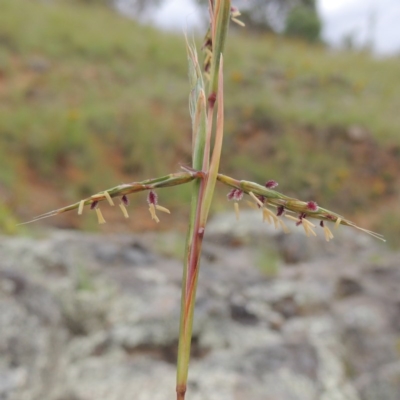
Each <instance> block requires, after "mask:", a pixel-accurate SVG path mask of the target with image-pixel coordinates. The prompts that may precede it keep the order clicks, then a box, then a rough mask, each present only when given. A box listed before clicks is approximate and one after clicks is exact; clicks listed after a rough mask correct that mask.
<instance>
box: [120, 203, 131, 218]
mask: <svg viewBox="0 0 400 400" xmlns="http://www.w3.org/2000/svg"><path fill="white" fill-rule="evenodd" d="M119 208H120V209H121V211H122V214H124V217H125V218H129V214H128V210H127V209H126V207H125V205H124V204H123V203H120V205H119Z"/></svg>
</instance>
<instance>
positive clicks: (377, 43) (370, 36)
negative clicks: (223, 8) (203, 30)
mask: <svg viewBox="0 0 400 400" xmlns="http://www.w3.org/2000/svg"><path fill="white" fill-rule="evenodd" d="M119 1H120V2H121V4H122V3H124V2H129V0H119ZM232 3H233V4H235V2H234V0H233V2H232ZM121 7H122V8H124V6H121ZM317 7H318V12H319V15H320V17H321V19H322V21H323V27H324V29H323V32H322V36H323V38H324V40H325V41H327V42H328V43H329V44H331V45H332V46H340V45H341V44H342V43H343V38H344V37H345V36H349V35H351V37H352V39H353V41H354V43H355V44H356V45H358V46H363V45H365V44H368V43H370V44H372V49H373V51H374V52H375V54H377V55H379V56H388V55H392V54H400V0H317ZM150 22H152V23H154V24H155V25H157V26H159V27H161V28H164V29H168V30H182V31H183V30H187V29H191V28H193V27H198V28H200V27H201V19H200V18H199V15H198V11H197V8H196V5H195V2H194V0H165V1H164V3H163V5H162V6H161V7H159V8H158V10H157V12H156V13H154V14H153V16H152V18H151V21H150Z"/></svg>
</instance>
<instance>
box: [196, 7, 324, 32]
mask: <svg viewBox="0 0 400 400" xmlns="http://www.w3.org/2000/svg"><path fill="white" fill-rule="evenodd" d="M197 2H198V3H199V4H200V5H201V6H204V9H206V7H205V6H207V5H208V0H197ZM234 5H235V6H236V7H237V8H238V9H239V10H240V12H241V13H242V15H241V17H240V20H241V21H243V22H244V23H245V24H246V27H247V28H248V29H250V30H252V31H267V32H268V31H272V32H284V31H285V30H286V25H287V20H288V17H289V15H290V14H291V12H292V10H293V9H295V8H297V7H301V8H304V9H307V10H309V12H311V13H313V15H315V17H316V18H317V19H318V21H319V18H318V14H317V10H316V2H315V0H236V1H235V3H234Z"/></svg>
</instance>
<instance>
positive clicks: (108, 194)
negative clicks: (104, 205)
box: [104, 191, 114, 206]
mask: <svg viewBox="0 0 400 400" xmlns="http://www.w3.org/2000/svg"><path fill="white" fill-rule="evenodd" d="M104 197H105V198H106V199H107V201H108V204H110V206H113V205H114V202H113V199H112V198H111V196H110V193H108V192H107V191H105V192H104Z"/></svg>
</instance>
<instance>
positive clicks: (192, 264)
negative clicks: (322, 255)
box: [33, 0, 384, 400]
mask: <svg viewBox="0 0 400 400" xmlns="http://www.w3.org/2000/svg"><path fill="white" fill-rule="evenodd" d="M209 4H210V7H209V8H210V29H209V31H208V33H207V35H206V37H205V41H204V44H203V50H204V54H205V59H204V62H203V63H201V62H200V61H199V59H198V55H197V51H196V46H195V44H194V43H191V42H190V41H189V40H187V55H188V64H189V82H190V93H189V112H190V116H191V122H192V123H191V128H192V164H191V165H187V166H183V167H182V168H181V171H180V172H174V173H170V174H167V175H164V176H161V177H156V178H152V179H147V180H143V181H140V182H132V183H129V184H122V185H118V186H115V187H112V188H109V189H106V190H104V191H101V192H99V193H96V194H94V195H91V196H89V197H86V198H84V199H82V200H80V201H78V202H76V203H74V204H71V205H70V206H67V207H63V208H60V209H57V210H54V211H51V212H48V213H46V214H43V215H40V216H38V217H37V218H35V219H34V220H33V221H37V220H40V219H42V218H47V217H51V216H55V215H59V214H61V213H64V212H66V211H71V210H78V214H82V213H83V212H84V209H85V208H90V209H91V210H93V211H94V212H95V213H96V214H97V218H98V222H99V223H100V224H103V223H105V222H106V221H105V219H104V216H103V214H102V211H101V209H100V204H101V203H107V204H109V205H110V206H115V205H117V206H118V207H119V208H120V210H121V211H122V214H123V215H124V217H126V218H129V212H128V209H127V206H128V203H129V202H128V195H131V194H133V193H138V192H142V191H145V192H147V193H148V196H147V201H148V206H149V212H150V215H151V218H152V219H153V220H154V221H155V222H159V221H160V219H162V217H161V215H160V213H162V212H164V213H170V211H169V210H168V209H167V208H165V207H163V206H161V205H160V203H159V200H158V194H157V193H156V191H158V189H161V188H169V187H173V186H179V185H184V184H190V185H191V194H192V202H191V214H190V217H189V224H188V232H187V238H186V246H185V256H184V268H183V279H182V302H181V320H180V330H179V346H178V361H177V382H176V392H177V400H184V399H185V395H186V388H187V379H188V370H189V360H190V348H191V338H192V326H193V318H194V309H195V299H196V288H197V281H198V273H199V268H200V255H201V249H202V242H203V238H204V234H205V231H206V229H207V218H208V214H209V210H210V206H211V202H212V199H213V196H214V189H215V186H216V183H217V182H219V183H221V184H223V185H225V187H227V188H228V194H227V197H228V200H231V201H232V202H233V204H234V210H235V212H236V214H237V217H238V218H239V217H240V210H239V203H240V202H241V201H242V200H243V198H244V197H245V198H246V199H247V201H248V202H249V204H250V206H251V207H253V208H255V209H257V210H259V212H260V218H262V219H263V221H265V222H267V223H270V224H273V225H274V226H275V228H276V229H281V230H283V231H284V232H285V233H289V232H290V230H291V229H292V226H295V227H296V226H301V227H302V228H303V229H304V231H305V234H306V235H307V236H315V235H316V233H315V231H314V229H315V228H316V225H315V224H314V223H313V222H315V221H317V222H318V223H319V225H320V226H321V228H322V229H323V232H324V235H325V238H326V240H327V241H329V240H331V239H332V238H333V234H332V232H331V230H330V229H329V227H328V225H332V226H333V227H334V228H337V227H338V226H339V225H346V226H350V227H353V228H355V229H359V230H361V231H364V232H366V233H368V234H370V235H372V236H374V237H375V238H377V239H380V240H384V239H383V237H382V236H381V235H380V234H377V233H374V232H371V231H369V230H365V229H363V228H360V227H359V226H357V225H356V224H355V223H353V222H351V221H350V220H348V219H346V218H345V217H343V216H341V215H339V214H337V213H335V212H333V211H330V210H327V209H325V208H322V207H320V206H319V205H318V204H317V203H316V202H315V201H313V200H306V201H302V200H298V199H296V198H294V197H291V196H287V195H284V194H282V193H280V192H278V191H276V190H275V188H276V186H277V182H275V181H274V180H269V181H267V182H266V183H265V184H263V185H260V184H258V183H255V182H251V181H248V180H239V179H235V178H233V177H231V176H228V175H225V174H222V173H220V172H219V166H220V161H221V152H222V144H223V136H224V129H225V128H224V123H225V121H224V112H225V111H224V81H226V79H224V59H225V57H224V54H225V41H226V38H227V33H228V26H229V23H230V20H231V18H232V19H233V20H236V21H235V22H237V17H238V16H239V13H238V11H237V10H236V9H235V8H233V7H232V6H231V4H230V1H229V0H215V1H210V3H209ZM82 40H86V39H82ZM77 45H79V44H77ZM92 51H93V53H94V54H96V52H98V54H100V53H101V50H99V49H96V48H93V50H92ZM153 51H154V52H157V50H156V49H153ZM296 68H297V67H296ZM298 68H301V66H299V67H298ZM124 73H126V72H124ZM236 79H238V78H236ZM299 84H300V83H299ZM241 95H242V96H246V93H244V94H243V93H242V94H241ZM293 101H297V100H296V99H293ZM42 117H43V118H46V116H45V115H44V116H42ZM75 118H76V117H74V118H73V119H74V120H75ZM73 124H74V122H72V121H71V125H72V126H70V127H69V129H71V130H72V132H73V130H74V129H79V125H78V126H75V127H74V126H73ZM110 129H111V127H110ZM71 141H72V142H73V143H72V144H71V145H76V146H77V148H79V146H80V143H79V140H78V139H77V142H76V143H75V141H74V137H73V134H72V138H71ZM62 145H64V144H63V143H61V144H60V146H62ZM141 145H143V146H144V150H145V151H146V152H151V144H149V145H148V147H147V144H144V143H139V150H138V151H143V147H140V146H141ZM132 146H133V147H134V149H133V151H135V147H136V146H138V144H137V143H135V141H134V140H132ZM153 160H154V163H156V161H157V156H154V159H153ZM44 173H45V171H44ZM117 202H118V204H116V203H117ZM284 217H285V218H284ZM312 221H313V222H312ZM264 264H265V262H264ZM267 265H268V268H269V269H270V268H271V267H270V265H273V264H271V263H270V264H267ZM269 272H270V273H271V272H273V273H275V268H274V271H269Z"/></svg>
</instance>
